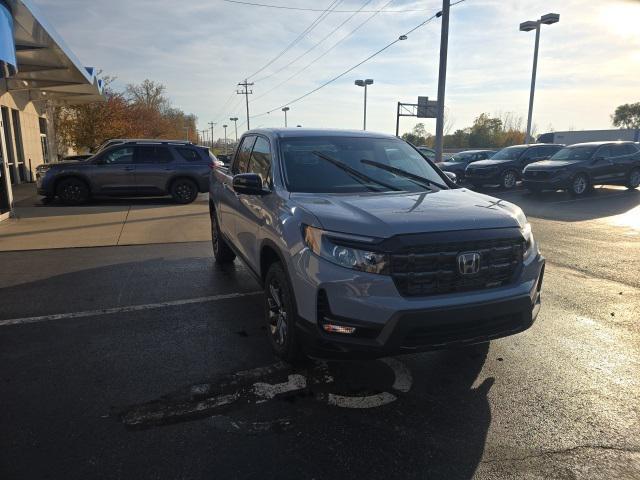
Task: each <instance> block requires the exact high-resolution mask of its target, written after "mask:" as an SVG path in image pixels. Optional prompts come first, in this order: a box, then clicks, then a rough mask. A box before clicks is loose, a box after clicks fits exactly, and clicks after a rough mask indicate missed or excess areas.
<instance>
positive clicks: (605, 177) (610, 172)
mask: <svg viewBox="0 0 640 480" xmlns="http://www.w3.org/2000/svg"><path fill="white" fill-rule="evenodd" d="M612 147H613V145H603V146H602V147H600V148H599V149H598V151H597V152H596V153H595V155H594V156H593V158H594V160H593V163H592V165H591V178H592V179H593V183H596V184H598V183H606V182H607V181H609V180H611V179H612V178H613V177H614V173H615V172H614V170H615V168H614V165H613V161H612V158H613V153H614V152H613V148H612Z"/></svg>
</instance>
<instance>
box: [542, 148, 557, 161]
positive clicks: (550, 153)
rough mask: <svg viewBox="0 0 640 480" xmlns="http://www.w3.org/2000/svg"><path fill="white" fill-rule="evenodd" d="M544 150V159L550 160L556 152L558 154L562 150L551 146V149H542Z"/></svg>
mask: <svg viewBox="0 0 640 480" xmlns="http://www.w3.org/2000/svg"><path fill="white" fill-rule="evenodd" d="M542 149H543V151H544V157H545V158H549V157H551V156H553V155H554V154H555V153H556V152H558V151H559V150H560V147H555V146H549V147H542Z"/></svg>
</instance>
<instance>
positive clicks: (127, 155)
mask: <svg viewBox="0 0 640 480" xmlns="http://www.w3.org/2000/svg"><path fill="white" fill-rule="evenodd" d="M103 161H104V163H106V164H107V165H126V164H127V163H133V147H123V148H116V149H115V150H113V151H111V152H109V153H107V154H106V155H105V156H104V157H103Z"/></svg>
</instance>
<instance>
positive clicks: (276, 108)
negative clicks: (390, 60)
mask: <svg viewBox="0 0 640 480" xmlns="http://www.w3.org/2000/svg"><path fill="white" fill-rule="evenodd" d="M440 15H441V12H438V13H436V14H434V15H432V16H431V17H429V18H428V19H426V20H425V21H423V22H422V23H420V24H418V25H416V26H415V27H413V28H412V29H411V30H409V31H408V32H406V33H404V34H403V35H400V36H399V37H398V38H396V39H395V40H394V41H393V42H391V43H388V44H387V45H385V46H384V47H382V48H381V49H380V50H378V51H376V52H374V53H372V54H371V55H369V56H368V57H367V58H365V59H364V60H362V61H361V62H358V63H356V64H355V65H353V66H352V67H350V68H348V69H347V70H345V71H344V72H342V73H340V74H339V75H336V76H335V77H333V78H332V79H331V80H328V81H326V82H325V83H323V84H322V85H320V86H318V87H316V88H314V89H313V90H311V91H309V92H307V93H305V94H304V95H300V96H299V97H298V98H295V99H293V100H291V101H289V102H286V103H283V104H282V105H280V106H278V107H275V108H272V109H271V110H268V111H266V112H264V113H260V114H258V115H254V116H253V118H256V117H261V116H263V115H268V114H270V113H271V112H275V111H276V110H279V109H280V108H282V107H284V106H289V105H293V104H294V103H296V102H299V101H300V100H302V99H304V98H306V97H308V96H309V95H312V94H314V93H315V92H317V91H318V90H321V89H323V88H324V87H326V86H327V85H330V84H332V83H333V82H335V81H336V80H338V79H340V78H342V77H344V76H345V75H346V74H347V73H349V72H352V71H353V70H355V69H356V68H358V67H359V66H360V65H362V64H364V63H366V62H368V61H369V60H371V59H372V58H374V57H376V56H377V55H380V54H381V53H382V52H384V51H385V50H387V49H388V48H391V47H392V46H393V45H395V44H396V43H398V42H400V41H402V40H406V39H407V37H408V36H409V35H410V34H411V33H413V32H415V31H416V30H417V29H419V28H420V27H423V26H424V25H426V24H427V23H429V22H431V21H432V20H433V19H435V18H437V17H439V16H440Z"/></svg>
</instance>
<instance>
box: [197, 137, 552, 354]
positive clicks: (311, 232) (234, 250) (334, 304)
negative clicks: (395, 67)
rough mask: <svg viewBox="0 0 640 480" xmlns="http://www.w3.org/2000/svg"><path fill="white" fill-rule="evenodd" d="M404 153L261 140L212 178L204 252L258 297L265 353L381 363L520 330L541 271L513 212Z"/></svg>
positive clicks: (378, 143)
mask: <svg viewBox="0 0 640 480" xmlns="http://www.w3.org/2000/svg"><path fill="white" fill-rule="evenodd" d="M452 187H453V184H452V183H451V182H450V181H449V180H448V178H447V176H446V175H445V174H444V173H443V172H442V171H440V170H439V169H438V168H436V167H435V166H434V164H433V163H431V162H429V161H425V160H424V158H422V157H421V155H420V154H419V153H418V152H417V151H416V150H415V149H414V148H413V147H412V146H411V145H409V144H407V143H406V142H404V141H403V140H401V139H398V138H396V137H394V136H390V135H384V134H376V133H371V132H363V131H340V130H309V129H299V128H297V129H262V130H252V131H249V132H247V133H245V134H244V135H243V136H242V139H241V143H240V146H239V148H238V150H237V152H236V153H235V155H234V158H233V162H232V164H231V166H230V167H229V168H228V169H226V168H220V169H215V170H214V173H213V175H212V176H211V183H210V186H209V188H210V190H209V208H210V215H211V240H212V244H213V253H214V255H215V258H216V260H217V261H218V262H219V263H228V262H232V261H233V260H234V259H235V258H236V256H238V257H240V258H241V259H242V260H243V262H244V263H245V264H246V265H247V266H248V269H249V270H250V271H251V272H252V273H253V274H254V275H255V278H256V279H257V280H258V281H259V282H260V284H261V285H262V286H263V287H264V316H265V326H266V327H267V332H268V337H269V339H270V343H271V345H272V347H273V350H274V352H275V353H276V354H277V355H279V356H280V357H282V358H283V359H285V360H287V361H293V360H295V359H296V358H298V357H299V355H301V354H302V353H313V354H314V355H321V356H332V357H333V356H342V355H351V356H352V355H356V356H363V355H364V356H381V355H388V354H400V353H410V352H418V351H424V350H432V349H439V348H447V347H456V348H457V347H460V346H464V345H470V344H475V343H481V342H488V341H490V340H492V339H495V338H500V337H504V336H507V335H512V334H515V333H518V332H521V331H523V330H526V329H527V328H529V327H530V326H531V325H532V323H533V321H534V320H535V318H536V316H537V314H538V311H539V308H540V289H541V285H542V278H543V272H544V264H545V261H544V259H543V258H542V257H541V255H540V253H539V250H538V246H537V244H536V242H535V240H534V238H533V235H532V233H531V226H530V225H529V223H528V221H527V219H526V217H525V215H524V213H523V212H522V210H521V209H520V208H518V207H517V206H516V205H513V204H511V203H509V202H506V201H504V200H498V199H496V198H492V197H489V196H486V195H483V194H480V193H476V192H472V191H469V190H467V189H455V188H452Z"/></svg>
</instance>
